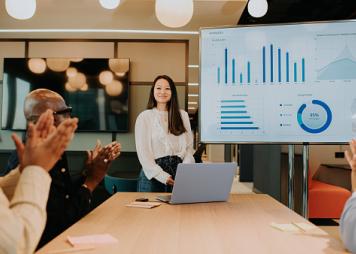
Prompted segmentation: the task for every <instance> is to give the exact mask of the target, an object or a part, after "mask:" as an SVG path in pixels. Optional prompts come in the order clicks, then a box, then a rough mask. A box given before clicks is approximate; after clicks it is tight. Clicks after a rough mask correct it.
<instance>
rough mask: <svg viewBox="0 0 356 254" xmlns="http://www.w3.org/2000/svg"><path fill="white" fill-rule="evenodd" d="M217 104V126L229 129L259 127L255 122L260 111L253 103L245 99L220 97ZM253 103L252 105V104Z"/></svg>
mask: <svg viewBox="0 0 356 254" xmlns="http://www.w3.org/2000/svg"><path fill="white" fill-rule="evenodd" d="M218 105H219V114H218V115H219V119H218V122H219V128H220V130H230V131H256V130H260V129H261V127H260V126H259V125H258V124H257V123H256V121H255V119H256V118H258V116H257V117H256V115H259V113H260V112H261V110H260V109H258V108H257V107H256V104H255V103H252V104H251V101H250V100H248V99H247V100H246V99H222V100H219V101H218ZM252 105H253V106H252Z"/></svg>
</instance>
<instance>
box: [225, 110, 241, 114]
mask: <svg viewBox="0 0 356 254" xmlns="http://www.w3.org/2000/svg"><path fill="white" fill-rule="evenodd" d="M241 113H247V111H246V110H242V111H221V114H241Z"/></svg>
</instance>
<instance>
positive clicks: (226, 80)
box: [225, 48, 227, 84]
mask: <svg viewBox="0 0 356 254" xmlns="http://www.w3.org/2000/svg"><path fill="white" fill-rule="evenodd" d="M225 84H227V48H225Z"/></svg>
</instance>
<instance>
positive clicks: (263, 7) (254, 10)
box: [247, 0, 268, 18]
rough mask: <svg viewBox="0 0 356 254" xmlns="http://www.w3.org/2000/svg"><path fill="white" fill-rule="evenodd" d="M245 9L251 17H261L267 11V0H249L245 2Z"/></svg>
mask: <svg viewBox="0 0 356 254" xmlns="http://www.w3.org/2000/svg"><path fill="white" fill-rule="evenodd" d="M247 10H248V13H249V14H250V15H251V16H252V17H255V18H261V17H263V16H264V15H265V14H266V13H267V10H268V3H267V0H250V1H248V4H247Z"/></svg>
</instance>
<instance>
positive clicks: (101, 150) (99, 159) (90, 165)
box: [84, 140, 121, 191]
mask: <svg viewBox="0 0 356 254" xmlns="http://www.w3.org/2000/svg"><path fill="white" fill-rule="evenodd" d="M120 151H121V145H120V143H118V142H116V141H114V142H111V143H110V144H108V145H106V146H102V145H101V142H100V140H98V141H97V142H96V145H95V147H94V149H93V150H90V151H87V154H88V159H87V161H86V172H85V175H86V180H85V182H84V184H85V186H86V187H87V188H88V189H89V190H90V191H93V190H94V189H95V187H96V186H97V185H98V184H99V183H100V182H101V181H102V180H103V178H104V176H105V175H106V173H107V171H108V169H109V166H110V164H111V162H112V161H113V160H115V159H116V158H117V157H118V156H119V155H120Z"/></svg>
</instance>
